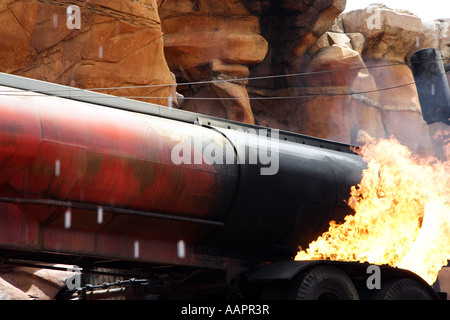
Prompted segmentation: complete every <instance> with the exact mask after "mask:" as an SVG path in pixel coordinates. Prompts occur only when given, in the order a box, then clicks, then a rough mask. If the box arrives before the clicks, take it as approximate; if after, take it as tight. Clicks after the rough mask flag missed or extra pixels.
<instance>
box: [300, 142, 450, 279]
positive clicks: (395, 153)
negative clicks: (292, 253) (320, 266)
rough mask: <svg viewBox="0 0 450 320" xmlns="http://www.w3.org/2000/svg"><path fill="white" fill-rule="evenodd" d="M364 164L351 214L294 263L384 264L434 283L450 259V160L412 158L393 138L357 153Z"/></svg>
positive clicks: (374, 143) (369, 144)
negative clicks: (317, 261)
mask: <svg viewBox="0 0 450 320" xmlns="http://www.w3.org/2000/svg"><path fill="white" fill-rule="evenodd" d="M361 155H362V156H363V157H364V158H365V160H366V161H367V162H368V166H367V169H366V170H364V172H363V178H362V180H361V183H360V184H358V185H357V186H353V187H352V188H351V196H350V199H349V200H348V204H349V206H350V207H351V208H352V209H353V210H354V211H355V214H354V215H349V216H347V217H345V221H344V222H343V223H342V224H337V223H336V222H334V221H331V222H330V228H329V230H328V231H327V232H325V233H324V234H322V236H320V237H319V238H318V239H317V240H316V241H314V242H312V243H310V244H309V247H308V248H307V249H306V250H304V251H300V252H298V254H297V256H296V257H295V260H306V259H331V260H340V261H359V262H369V263H372V264H387V265H390V266H392V267H398V268H403V269H408V270H411V271H413V272H415V273H416V274H418V275H419V276H421V277H422V278H423V279H424V280H426V281H427V282H428V283H429V284H432V283H434V281H435V280H436V278H437V274H438V272H439V270H440V269H441V268H442V267H443V266H445V265H447V259H448V258H450V161H449V160H448V159H447V160H445V161H440V160H438V159H437V158H434V157H430V158H427V159H424V158H420V157H417V156H412V154H411V152H410V151H409V150H408V148H406V147H405V146H402V145H401V144H400V143H399V142H398V141H397V140H396V139H394V138H391V139H382V140H379V141H372V142H369V143H368V144H366V145H365V146H364V147H363V148H362V149H361Z"/></svg>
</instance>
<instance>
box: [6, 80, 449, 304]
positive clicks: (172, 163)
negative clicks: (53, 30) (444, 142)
mask: <svg viewBox="0 0 450 320" xmlns="http://www.w3.org/2000/svg"><path fill="white" fill-rule="evenodd" d="M364 168H365V163H364V161H363V159H362V157H361V156H359V155H358V154H356V153H355V149H354V148H353V147H351V146H349V145H347V144H343V143H338V142H334V141H329V140H324V139H318V138H314V137H310V136H305V135H301V134H296V133H292V132H287V131H282V130H276V129H271V128H265V127H261V126H257V125H249V124H244V123H239V122H234V121H230V120H225V119H219V118H215V117H211V116H207V115H202V114H197V113H193V112H187V111H183V110H179V109H174V108H169V107H165V106H159V105H156V104H151V103H145V102H142V101H138V100H131V99H125V98H120V97H115V96H110V95H106V94H101V93H95V92H92V91H87V90H81V89H77V88H73V87H67V86H62V85H57V84H52V83H47V82H43V81H38V80H33V79H27V78H23V77H19V76H14V75H9V74H0V229H1V230H0V255H1V257H2V261H3V263H16V264H19V265H20V263H22V264H24V265H31V263H39V265H40V266H42V265H43V264H47V265H48V266H54V265H53V264H54V263H59V264H61V263H63V264H68V265H76V266H77V267H78V268H79V270H82V273H83V275H84V274H89V273H90V272H92V273H93V272H94V271H95V270H99V268H103V269H102V270H105V269H106V270H119V271H121V272H122V273H120V274H122V275H124V274H125V275H131V274H133V275H136V274H138V275H140V276H141V277H142V278H143V279H144V280H142V281H137V280H134V281H133V280H128V282H127V281H124V282H122V283H127V284H130V283H134V284H140V285H142V286H141V289H142V288H144V289H145V290H144V291H145V295H143V296H141V297H143V298H148V297H157V298H159V299H194V298H204V297H226V298H230V297H233V298H236V297H241V298H249V299H372V298H374V297H376V298H377V299H387V298H393V299H396V298H410V299H439V297H440V295H439V294H438V293H437V292H436V290H433V288H432V287H430V286H429V285H428V284H427V283H426V282H425V281H423V280H422V279H421V278H420V277H418V276H417V275H415V274H413V273H412V272H409V271H407V270H402V269H397V268H390V267H388V266H377V268H378V270H379V271H380V272H381V281H382V283H381V289H379V288H376V289H375V290H374V288H371V287H370V286H368V279H369V277H370V276H371V272H369V271H370V270H372V268H371V266H370V265H368V264H365V263H356V262H339V261H331V260H326V261H321V260H314V261H294V260H293V257H294V256H295V254H296V253H297V251H298V247H299V246H302V247H306V246H307V245H308V244H309V243H310V242H311V241H313V240H315V239H316V238H317V237H318V236H319V235H320V234H322V233H323V232H324V231H326V230H327V228H328V226H329V222H330V221H331V220H334V221H338V222H339V221H342V220H343V218H344V217H345V216H346V215H348V214H351V213H352V212H351V210H350V208H349V207H348V205H347V204H346V203H345V200H347V199H348V196H349V191H350V187H351V186H353V185H356V184H358V183H359V182H360V180H361V173H362V170H363V169H364ZM88 278H89V277H88ZM83 279H86V278H83ZM86 284H87V283H86V280H83V281H81V282H79V283H78V284H77V285H76V286H71V283H70V282H68V284H67V286H66V288H65V289H64V290H62V291H61V295H60V296H59V297H60V298H68V297H73V295H74V294H75V295H78V297H83V295H82V293H83V292H84V297H86V295H85V293H86V289H87V290H89V289H90V290H91V291H95V290H94V286H92V285H90V286H88V285H86ZM398 288H401V290H398ZM81 289H82V290H81ZM111 292H112V291H111ZM375 292H376V294H375Z"/></svg>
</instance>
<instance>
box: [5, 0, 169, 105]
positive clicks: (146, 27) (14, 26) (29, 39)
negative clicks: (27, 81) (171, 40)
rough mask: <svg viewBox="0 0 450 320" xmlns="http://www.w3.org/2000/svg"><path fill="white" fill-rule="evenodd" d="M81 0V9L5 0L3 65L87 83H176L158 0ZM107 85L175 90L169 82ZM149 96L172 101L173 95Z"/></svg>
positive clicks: (137, 92)
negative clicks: (142, 0)
mask: <svg viewBox="0 0 450 320" xmlns="http://www.w3.org/2000/svg"><path fill="white" fill-rule="evenodd" d="M74 3H76V4H78V8H79V12H78V15H77V12H75V11H72V10H69V9H70V8H69V5H70V4H68V2H67V1H59V0H52V1H46V2H42V1H37V0H36V1H35V0H29V1H19V0H16V1H14V0H8V1H6V4H3V5H0V26H1V27H2V28H1V31H0V32H1V37H2V46H1V47H0V71H1V72H7V73H13V74H17V75H22V76H26V77H30V78H35V79H40V80H45V81H50V82H55V83H60V84H66V85H71V86H76V87H80V88H103V87H120V86H136V85H138V86H143V85H155V84H170V83H173V80H172V77H171V76H170V71H169V68H168V66H167V63H166V60H165V57H164V52H163V39H162V32H161V22H160V19H159V15H158V10H157V2H156V0H149V1H146V5H143V4H141V3H138V2H129V1H101V0H91V1H88V2H85V1H75V2H74ZM77 23H79V25H77ZM78 27H79V28H78ZM105 92H106V93H110V94H115V95H121V96H148V97H168V96H169V95H170V87H162V88H161V87H159V88H158V87H157V88H151V87H148V88H141V89H133V90H109V91H105ZM146 101H151V102H156V103H160V104H164V105H167V98H165V99H148V100H146Z"/></svg>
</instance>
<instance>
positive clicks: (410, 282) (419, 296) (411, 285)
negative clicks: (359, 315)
mask: <svg viewBox="0 0 450 320" xmlns="http://www.w3.org/2000/svg"><path fill="white" fill-rule="evenodd" d="M371 299H372V300H433V296H432V295H431V294H430V293H429V292H428V291H427V290H426V288H425V287H424V286H423V285H422V284H421V283H419V282H418V281H416V280H414V279H400V280H392V281H389V282H386V283H383V284H382V286H381V289H380V290H376V291H375V292H374V293H373V295H372V298H371Z"/></svg>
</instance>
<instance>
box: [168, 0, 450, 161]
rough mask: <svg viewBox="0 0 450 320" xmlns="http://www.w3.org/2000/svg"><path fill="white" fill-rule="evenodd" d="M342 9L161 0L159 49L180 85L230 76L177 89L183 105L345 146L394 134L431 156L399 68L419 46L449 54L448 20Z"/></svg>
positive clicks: (337, 3)
mask: <svg viewBox="0 0 450 320" xmlns="http://www.w3.org/2000/svg"><path fill="white" fill-rule="evenodd" d="M344 8H345V1H343V0H327V1H289V0H284V1H269V0H266V1H221V2H218V3H216V2H214V1H213V2H208V3H205V1H201V0H178V1H166V2H165V3H164V5H162V6H161V7H160V16H161V19H162V26H163V31H164V37H165V53H166V59H167V61H168V64H169V66H170V68H171V69H172V70H173V71H174V72H175V74H176V76H177V79H178V82H195V81H209V80H213V81H214V80H228V81H227V82H226V83H225V82H222V81H221V82H214V83H212V84H207V83H204V82H203V83H202V84H201V85H190V86H189V87H183V89H181V90H182V91H181V92H182V93H183V94H184V95H185V96H186V99H187V101H186V102H185V105H184V106H183V108H184V109H187V110H192V111H196V112H201V113H207V114H212V115H216V116H219V117H226V118H230V119H233V120H238V121H245V122H253V119H252V116H251V115H253V118H254V121H255V123H257V124H260V125H263V126H270V127H274V128H279V129H285V130H290V131H294V132H299V133H304V134H308V135H313V136H317V137H321V138H327V139H333V140H338V141H342V142H346V143H351V144H362V143H363V142H364V139H363V138H362V137H367V136H371V137H375V138H380V137H389V136H391V135H394V136H396V137H397V138H398V139H399V140H400V141H401V142H403V143H405V144H406V145H408V146H409V147H410V148H411V149H412V150H413V151H417V152H426V151H429V148H430V141H429V139H430V136H429V132H428V131H429V128H428V126H427V125H426V123H425V122H424V121H423V119H422V116H421V110H420V104H419V101H418V96H417V92H416V88H415V85H414V84H413V82H414V79H413V77H412V73H411V71H410V68H409V67H408V65H407V63H408V58H409V57H410V55H411V54H412V53H413V52H415V51H416V50H418V49H420V48H423V47H426V46H435V47H438V48H439V49H441V51H442V52H443V55H444V56H448V53H447V52H448V42H449V41H448V34H449V32H448V30H449V24H448V21H447V22H446V21H441V22H439V21H436V22H431V23H428V24H423V23H422V21H421V20H420V19H419V18H418V17H417V16H415V15H414V14H412V13H410V12H408V11H401V10H392V9H389V8H387V7H385V6H383V5H371V6H369V7H368V8H366V9H364V10H356V11H352V12H348V13H345V14H342V15H340V13H341V12H342V11H343V10H344ZM230 39H240V40H239V41H240V42H239V47H240V49H243V50H240V49H237V48H236V47H235V46H234V45H232V44H231V40H230ZM250 39H252V40H250ZM264 40H265V41H266V43H265V42H264ZM235 43H238V41H237V40H236V41H235ZM258 43H259V44H261V45H260V46H258V45H257V44H258ZM193 47H194V48H193ZM189 53H190V54H189ZM237 56H239V58H236V57H237ZM256 56H257V57H256ZM344 69H345V70H346V71H341V70H344ZM347 69H350V70H347ZM219 70H220V71H219ZM274 75H275V77H274ZM277 75H290V76H288V77H283V76H277ZM247 76H248V77H250V80H249V81H248V82H247V81H242V80H240V78H245V77H247ZM236 78H238V79H236ZM255 78H256V79H255ZM247 97H249V98H250V99H249V100H248V101H247V100H246V99H245V98H247ZM196 98H210V99H211V100H189V99H196ZM217 98H227V99H229V98H237V99H235V100H234V101H233V100H222V101H221V102H219V101H217V100H215V99H217ZM252 98H258V99H252ZM264 98H266V99H264ZM238 110H239V112H238ZM245 115H248V116H245Z"/></svg>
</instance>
